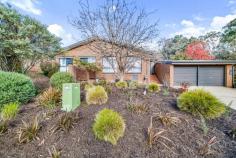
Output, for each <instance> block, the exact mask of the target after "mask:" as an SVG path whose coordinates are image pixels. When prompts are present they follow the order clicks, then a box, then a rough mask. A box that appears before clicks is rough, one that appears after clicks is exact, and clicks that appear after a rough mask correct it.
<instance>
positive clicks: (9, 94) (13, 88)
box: [0, 71, 36, 109]
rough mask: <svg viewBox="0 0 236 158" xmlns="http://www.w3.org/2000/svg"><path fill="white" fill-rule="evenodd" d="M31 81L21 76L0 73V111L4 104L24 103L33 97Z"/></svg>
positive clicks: (33, 88)
mask: <svg viewBox="0 0 236 158" xmlns="http://www.w3.org/2000/svg"><path fill="white" fill-rule="evenodd" d="M35 91H36V90H35V87H34V84H33V82H32V80H31V79H30V78H29V77H28V76H25V75H23V74H19V73H15V72H3V71H0V109H1V107H2V106H3V105H4V104H8V103H12V102H19V103H26V102H27V101H29V100H30V99H31V98H32V97H34V96H35Z"/></svg>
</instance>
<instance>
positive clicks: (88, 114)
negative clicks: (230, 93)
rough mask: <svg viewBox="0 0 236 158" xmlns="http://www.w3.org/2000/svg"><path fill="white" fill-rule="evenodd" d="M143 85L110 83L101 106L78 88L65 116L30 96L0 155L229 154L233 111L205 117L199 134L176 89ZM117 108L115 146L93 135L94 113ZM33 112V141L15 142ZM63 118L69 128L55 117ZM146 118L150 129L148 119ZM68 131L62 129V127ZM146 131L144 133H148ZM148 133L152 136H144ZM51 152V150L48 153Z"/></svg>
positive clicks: (0, 140) (2, 140) (0, 142)
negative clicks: (77, 101) (76, 101)
mask: <svg viewBox="0 0 236 158" xmlns="http://www.w3.org/2000/svg"><path fill="white" fill-rule="evenodd" d="M143 92H144V87H138V88H136V89H129V88H125V89H118V88H116V87H115V86H114V85H113V86H111V91H110V93H109V94H108V101H107V102H106V103H104V104H102V105H93V104H92V105H87V103H86V99H85V90H84V88H83V86H82V94H81V99H82V103H81V106H80V107H79V108H77V109H76V110H75V111H73V112H71V113H67V114H65V112H63V111H61V107H60V106H58V107H56V108H53V109H48V108H45V107H44V106H39V105H38V103H37V101H36V98H34V99H32V100H31V101H30V102H29V103H27V104H24V105H22V106H21V108H20V110H19V113H18V114H17V115H16V117H15V118H14V119H12V120H11V121H10V122H9V128H8V130H7V131H6V132H5V133H3V134H2V135H1V136H0V157H50V155H51V156H52V155H53V154H54V155H56V154H59V153H60V154H59V155H60V157H70V158H73V157H75V158H76V157H79V158H82V157H84V158H88V157H94V158H95V157H96V158H97V157H102V158H104V157H109V158H110V157H117V158H118V157H123V158H126V157H127V158H128V157H137V158H143V157H150V158H153V157H204V156H205V157H214V158H215V157H234V156H235V155H236V141H235V140H234V139H233V137H232V135H231V134H230V132H229V131H230V130H231V129H232V127H233V126H234V125H235V121H236V111H234V110H230V112H228V114H227V115H226V114H224V115H223V116H221V117H220V118H217V119H214V120H210V121H206V124H207V128H208V132H207V133H205V134H204V132H203V125H202V123H201V120H200V118H199V117H195V116H192V115H191V114H189V113H186V112H183V111H180V110H179V108H178V107H177V101H176V98H177V97H178V96H179V95H180V92H179V91H178V90H176V89H169V91H168V92H167V91H164V90H163V88H161V91H158V92H147V94H146V95H144V94H143ZM104 108H108V109H112V110H114V111H116V112H118V113H119V114H120V115H121V116H122V117H123V119H124V121H125V127H126V128H125V131H124V136H123V137H121V138H120V139H119V140H118V142H117V144H116V145H112V144H111V143H109V142H106V141H103V140H99V139H97V138H96V137H95V136H94V133H93V129H92V127H93V124H94V119H95V116H96V114H97V113H98V112H99V111H100V110H102V109H104ZM35 116H38V121H39V131H38V133H37V137H36V139H33V140H32V141H29V142H27V143H19V141H18V137H19V136H18V134H17V133H18V131H19V129H20V128H21V127H22V120H23V121H25V122H27V123H28V122H31V121H32V120H34V118H35ZM64 116H69V117H70V118H71V119H69V121H71V122H72V127H71V128H66V127H65V126H63V125H65V124H63V123H61V121H60V120H62V119H61V118H63V117H64ZM151 118H152V127H150V121H151ZM67 129H68V130H67ZM148 129H149V134H148ZM150 131H151V132H153V134H154V135H155V140H154V139H153V141H152V140H150V136H151V135H150ZM50 153H51V154H50Z"/></svg>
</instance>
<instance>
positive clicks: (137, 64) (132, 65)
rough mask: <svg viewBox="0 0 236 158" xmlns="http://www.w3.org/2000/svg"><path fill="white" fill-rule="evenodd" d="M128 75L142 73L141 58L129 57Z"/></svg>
mask: <svg viewBox="0 0 236 158" xmlns="http://www.w3.org/2000/svg"><path fill="white" fill-rule="evenodd" d="M127 60H128V63H129V64H128V66H127V69H128V70H127V72H128V73H141V71H142V62H141V58H139V57H128V59H127Z"/></svg>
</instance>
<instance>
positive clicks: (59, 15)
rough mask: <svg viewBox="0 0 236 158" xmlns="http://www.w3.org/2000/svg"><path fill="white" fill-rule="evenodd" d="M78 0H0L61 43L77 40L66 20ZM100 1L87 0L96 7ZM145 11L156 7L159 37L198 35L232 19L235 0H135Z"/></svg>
mask: <svg viewBox="0 0 236 158" xmlns="http://www.w3.org/2000/svg"><path fill="white" fill-rule="evenodd" d="M77 1H78V0H0V2H3V3H9V4H11V5H12V6H13V7H14V8H16V9H17V10H19V11H20V12H21V13H23V14H27V15H30V16H31V17H34V18H36V19H37V20H39V21H41V22H42V23H43V24H46V25H47V26H48V30H49V31H50V32H52V33H54V34H55V35H57V36H59V37H60V38H62V39H63V40H62V42H63V46H67V45H69V44H72V43H73V42H76V41H78V40H80V39H81V38H80V34H79V33H78V31H76V29H74V28H73V27H72V26H71V25H70V24H69V23H68V17H69V16H75V15H76V13H77V11H76V8H77V7H78V4H77ZM102 1H103V0H90V2H91V3H92V4H93V5H94V6H96V5H98V4H99V3H102ZM136 1H137V4H138V5H139V6H142V7H144V8H145V9H146V10H150V11H151V10H157V12H156V13H155V14H154V15H152V17H151V18H152V19H153V20H156V19H159V28H160V38H162V37H166V38H168V37H172V36H174V35H176V34H183V35H185V36H187V37H190V36H199V35H202V34H204V33H206V32H208V31H212V30H216V31H219V30H221V28H222V27H223V26H224V25H225V24H227V23H228V22H229V21H231V20H232V19H234V18H236V0H136Z"/></svg>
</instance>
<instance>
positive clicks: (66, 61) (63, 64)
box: [59, 57, 73, 72]
mask: <svg viewBox="0 0 236 158" xmlns="http://www.w3.org/2000/svg"><path fill="white" fill-rule="evenodd" d="M59 63H60V72H67V71H68V65H70V64H73V58H71V57H63V58H60V59H59Z"/></svg>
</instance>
